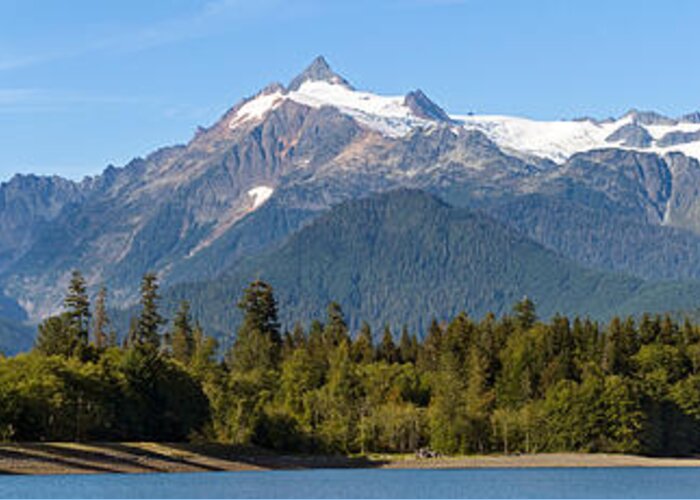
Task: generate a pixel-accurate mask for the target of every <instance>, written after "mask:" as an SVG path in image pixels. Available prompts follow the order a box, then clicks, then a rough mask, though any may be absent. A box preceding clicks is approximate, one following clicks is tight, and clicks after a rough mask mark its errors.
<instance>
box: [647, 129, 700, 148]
mask: <svg viewBox="0 0 700 500" xmlns="http://www.w3.org/2000/svg"><path fill="white" fill-rule="evenodd" d="M696 141H700V131H697V132H669V133H668V134H666V135H664V136H663V137H661V138H660V139H659V140H658V141H656V144H657V145H658V146H661V147H667V146H677V145H678V144H688V143H689V142H696Z"/></svg>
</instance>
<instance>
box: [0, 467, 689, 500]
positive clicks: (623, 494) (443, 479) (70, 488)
mask: <svg viewBox="0 0 700 500" xmlns="http://www.w3.org/2000/svg"><path fill="white" fill-rule="evenodd" d="M42 497H43V498H46V497H52V498H74V497H80V498H329V497H330V498H700V469H698V468H692V467H677V468H651V467H644V468H636V467H631V468H567V469H563V468H538V469H467V470H464V469H462V470H386V469H319V470H303V471H264V472H258V471H246V472H198V473H184V474H161V473H155V474H94V475H71V476H68V475H65V476H61V475H57V476H0V498H42Z"/></svg>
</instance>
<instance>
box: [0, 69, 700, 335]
mask: <svg viewBox="0 0 700 500" xmlns="http://www.w3.org/2000/svg"><path fill="white" fill-rule="evenodd" d="M695 118H696V117H695V114H692V113H691V114H688V115H685V116H684V117H681V118H668V117H663V116H661V115H658V114H657V113H653V112H641V111H634V110H633V111H631V112H629V113H627V114H626V115H624V116H622V117H620V118H615V119H610V120H602V121H601V120H594V119H581V120H570V121H565V120H561V121H548V122H542V121H536V120H529V119H524V118H515V117H505V116H488V115H459V114H457V115H453V114H449V113H448V112H446V111H445V110H443V109H442V108H441V107H440V106H439V105H438V104H436V103H435V102H433V101H432V100H431V99H430V98H429V97H428V95H427V94H426V93H425V92H423V91H420V90H414V91H411V92H408V93H407V94H406V95H398V96H383V95H378V94H375V93H371V92H366V91H362V90H357V89H355V88H354V87H353V86H352V85H351V84H350V83H349V81H348V80H347V79H346V78H344V77H343V76H341V75H339V74H337V73H336V72H335V71H333V70H332V69H331V67H330V66H329V65H328V63H327V61H326V60H325V59H323V58H317V59H316V60H314V61H313V62H312V64H311V65H310V66H309V67H308V68H306V69H305V70H304V71H302V72H301V73H300V74H299V75H298V76H297V77H295V78H293V79H292V81H291V83H290V84H288V85H286V86H285V85H282V84H280V83H272V84H270V85H267V86H266V87H264V88H263V89H262V90H261V91H260V92H258V93H256V94H255V95H253V96H251V97H249V98H246V99H243V100H242V101H240V102H239V103H237V104H235V105H234V106H232V107H231V108H230V109H229V110H227V111H226V112H225V113H223V115H222V116H221V118H220V119H219V120H218V121H217V122H216V123H214V124H213V125H211V126H210V127H207V128H200V129H198V131H197V133H196V134H195V135H194V137H193V138H192V139H191V140H190V141H189V142H188V143H187V144H183V145H176V146H170V147H164V148H162V149H159V150H157V151H155V152H153V153H152V154H150V155H148V156H146V157H145V158H136V159H134V160H132V161H131V162H129V163H128V164H127V165H124V166H121V167H114V166H110V167H108V168H107V169H105V170H104V172H102V173H101V174H100V175H97V176H95V177H89V178H86V179H84V180H83V181H81V182H72V181H68V180H65V179H61V178H59V177H51V178H46V177H36V176H16V177H15V178H13V179H12V180H10V181H8V182H5V183H3V184H2V185H0V227H2V228H3V232H2V235H0V290H1V291H2V294H3V296H4V297H5V298H6V300H7V301H8V303H11V304H12V307H13V308H15V309H17V310H20V311H21V315H19V316H22V317H19V316H18V317H17V318H15V319H13V320H12V321H19V322H20V323H22V322H24V323H29V324H34V323H36V322H37V321H38V320H40V319H41V318H42V317H45V316H46V315H48V314H51V313H54V312H56V311H57V310H58V309H60V307H61V300H62V295H63V290H64V288H65V286H66V284H67V280H68V277H69V275H70V272H71V270H72V269H74V268H79V269H81V270H82V271H83V273H84V274H85V275H86V278H87V280H88V284H89V288H90V290H91V291H94V290H96V288H97V287H98V286H99V285H101V284H103V283H104V284H106V285H107V286H108V287H109V288H110V301H111V304H112V305H113V306H114V307H120V308H121V307H125V308H126V307H129V306H130V305H132V304H133V303H134V301H135V300H136V299H137V294H138V282H139V279H140V277H141V276H142V275H143V273H145V272H147V271H156V272H157V273H158V274H159V277H160V279H161V282H162V284H163V286H164V288H166V289H167V288H168V287H172V286H175V285H177V284H178V283H184V282H192V281H201V280H209V279H212V280H213V279H216V278H217V277H218V276H220V275H221V274H222V273H224V272H230V270H232V269H235V268H236V266H238V265H242V262H244V261H247V259H248V258H250V257H251V256H255V255H258V254H261V253H264V252H269V251H273V250H275V249H279V248H280V247H281V246H282V245H284V244H285V242H286V241H287V240H288V238H290V237H294V235H295V234H297V233H298V231H300V230H303V228H305V227H307V226H308V225H309V224H312V223H313V222H314V221H316V220H317V219H318V218H319V217H323V216H324V214H325V212H326V211H328V210H329V209H330V208H331V207H333V206H335V205H337V204H339V203H343V202H346V201H349V200H353V199H358V198H364V197H367V196H368V195H371V194H372V193H381V192H386V191H390V190H394V189H397V188H411V189H420V190H423V191H426V192H429V193H431V194H434V195H436V196H438V197H440V198H441V199H444V200H445V201H447V202H448V203H449V204H450V205H453V206H455V207H463V208H468V209H472V210H478V211H480V212H481V213H485V214H487V215H488V216H489V217H491V218H493V219H497V220H499V221H500V223H501V224H504V225H506V226H508V227H510V228H512V229H515V230H517V231H519V232H520V233H522V234H524V235H527V236H528V237H529V238H531V239H532V240H534V241H536V242H537V243H539V244H541V245H543V246H544V247H546V248H548V249H549V250H552V251H554V252H555V253H557V254H559V255H560V256H561V257H563V258H565V259H569V260H572V261H576V262H577V263H579V264H582V265H584V266H587V267H593V268H597V269H599V270H602V271H613V272H623V273H626V274H629V275H633V276H636V277H638V278H641V279H645V280H646V279H652V280H683V279H688V278H699V277H700V270H699V269H698V268H697V267H696V266H695V265H694V263H695V262H697V261H698V260H699V259H700V191H698V190H697V189H696V186H697V185H699V184H698V183H699V182H700V163H698V158H699V157H700V140H696V135H695V134H697V133H698V132H699V131H700V123H699V121H698V120H696V119H695ZM625 127H627V128H625ZM620 129H623V132H619V134H618V135H617V136H616V135H615V134H616V132H618V131H619V130H620ZM624 130H627V131H629V130H632V131H633V132H625V131H624ZM650 138H651V139H650ZM640 141H641V142H640ZM505 302H506V301H505V299H504V303H503V304H502V305H501V306H502V307H506V306H507V305H509V304H506V303H505Z"/></svg>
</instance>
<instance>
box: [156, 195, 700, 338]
mask: <svg viewBox="0 0 700 500" xmlns="http://www.w3.org/2000/svg"><path fill="white" fill-rule="evenodd" d="M256 278H261V279H264V280H266V281H268V282H269V283H271V284H272V285H273V287H274V288H275V290H276V294H277V297H278V299H279V305H280V311H281V314H282V319H283V322H284V323H285V324H286V326H287V327H289V328H291V326H292V325H291V322H292V321H294V320H297V319H300V318H302V319H310V318H318V319H323V315H324V311H325V307H326V305H327V304H328V303H329V302H330V301H331V300H336V301H338V302H339V303H340V304H342V306H343V308H344V311H345V313H346V315H347V317H348V321H349V324H350V325H351V326H352V327H354V328H357V327H358V326H359V323H360V321H361V320H366V321H368V322H369V323H370V324H371V325H372V326H373V327H374V328H375V329H376V328H380V327H382V326H383V325H384V324H390V325H392V326H393V327H396V328H398V327H400V326H401V325H403V324H407V325H408V326H409V327H410V328H412V329H414V330H415V331H418V332H421V333H423V332H425V331H426V328H427V325H428V323H429V322H430V321H431V319H432V318H433V317H435V318H437V319H446V318H449V317H453V316H455V315H456V314H457V313H458V312H460V311H462V310H466V311H467V312H468V313H469V314H471V315H474V316H477V317H479V316H481V315H483V314H485V313H487V312H490V311H491V312H494V313H496V314H501V313H504V312H507V311H509V310H510V307H511V306H512V305H513V304H514V303H515V302H517V301H519V300H521V299H522V298H523V297H525V296H527V297H530V298H531V299H532V300H534V301H535V303H536V304H537V306H538V310H539V313H540V314H541V315H542V316H543V317H550V316H551V315H553V314H554V313H557V312H558V313H562V314H567V315H573V314H580V315H588V316H591V317H593V318H595V319H607V318H609V317H610V316H611V315H613V314H616V313H638V312H641V311H642V309H638V307H639V305H640V304H643V305H644V306H649V310H651V311H654V310H657V311H665V310H682V309H688V308H691V307H693V306H694V305H695V304H697V301H698V299H700V284H686V285H680V284H679V285H673V286H672V285H665V284H649V283H645V282H644V281H643V280H640V279H638V278H633V277H629V276H625V275H620V274H613V273H605V272H600V271H592V270H588V269H585V268H583V267H581V266H579V265H578V264H576V263H574V262H571V261H569V260H568V259H565V258H562V257H560V256H558V255H557V254H555V253H554V252H552V251H550V250H548V249H546V248H544V247H543V246H542V245H540V244H538V243H536V242H534V241H532V240H531V239H529V238H527V237H525V236H522V235H520V234H518V233H517V232H516V231H514V230H512V229H510V228H508V227H507V226H505V225H503V224H501V223H499V222H497V221H495V220H493V219H492V218H490V217H489V216H488V215H486V214H483V213H480V212H475V211H471V210H468V209H462V208H454V207H451V206H449V205H447V204H445V203H444V202H442V201H441V200H439V199H437V198H435V197H434V196H431V195H428V194H426V193H424V192H421V191H413V190H398V191H392V192H389V193H385V194H382V195H375V196H371V197H369V198H364V199H360V200H353V201H349V202H346V203H344V204H341V205H338V206H336V207H334V208H333V209H331V210H330V211H329V212H328V213H326V214H324V215H323V216H321V217H320V218H318V219H317V220H315V221H314V222H313V223H311V224H310V225H308V226H307V227H305V228H304V229H302V230H301V231H299V232H298V233H296V234H295V235H293V236H292V237H291V238H290V239H289V240H288V241H287V242H286V243H284V244H283V245H282V246H281V247H279V248H277V249H275V250H273V251H270V252H267V253H266V254H264V255H261V256H256V257H253V258H249V259H247V260H246V261H244V262H243V263H241V264H239V265H238V266H236V267H235V268H233V269H231V270H230V271H229V272H228V273H226V274H225V275H223V276H220V277H218V278H216V279H215V280H212V281H208V282H203V283H188V284H183V285H179V286H176V287H174V288H172V289H171V290H170V291H169V292H168V293H167V294H166V302H167V303H168V304H170V307H175V305H176V304H177V303H178V302H179V300H181V299H188V300H191V301H192V302H193V311H194V313H195V314H196V315H197V317H199V318H201V319H202V320H203V321H204V322H205V323H204V324H205V326H206V327H207V328H208V329H209V330H210V331H213V332H219V333H225V332H231V331H233V330H234V328H235V326H236V324H237V321H238V319H239V317H238V311H237V310H236V308H235V307H234V304H235V303H236V300H237V298H238V297H239V296H240V294H241V292H242V290H243V288H244V287H245V286H246V285H247V283H249V282H250V281H251V280H253V279H256Z"/></svg>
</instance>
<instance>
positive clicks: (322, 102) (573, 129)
mask: <svg viewBox="0 0 700 500" xmlns="http://www.w3.org/2000/svg"><path fill="white" fill-rule="evenodd" d="M287 99H289V100H291V101H294V102H297V103H299V104H303V105H305V106H310V107H313V108H320V107H322V106H333V107H335V108H337V109H338V110H340V111H341V112H343V113H345V114H347V115H349V116H351V117H353V118H354V119H355V120H357V121H358V122H359V123H360V124H362V125H364V126H365V127H367V128H370V129H372V130H376V131H378V132H380V133H381V134H383V135H385V136H387V137H402V136H405V135H406V134H408V133H410V132H411V131H412V130H414V129H416V128H419V127H420V128H432V127H437V126H439V125H438V124H437V123H435V122H433V121H431V120H426V119H423V118H420V117H418V116H416V115H415V114H414V113H413V112H412V111H411V109H410V108H409V107H408V106H406V105H405V104H404V100H405V98H404V96H380V95H377V94H373V93H370V92H362V91H358V90H353V89H351V88H349V87H347V86H346V85H342V84H340V83H337V82H329V81H325V80H316V81H312V80H307V81H305V82H304V83H303V84H302V85H301V86H300V87H299V89H298V90H294V91H289V92H288V91H285V90H283V89H281V88H278V89H275V90H273V91H269V92H267V93H261V94H259V95H258V96H256V97H254V98H253V99H251V100H249V101H248V102H246V103H245V104H243V106H241V108H240V109H239V110H238V111H237V112H236V114H235V116H234V117H233V118H232V119H231V121H230V122H229V127H230V128H232V129H233V128H236V127H238V126H240V125H242V124H246V123H250V122H257V121H260V120H262V119H263V118H264V117H265V115H266V114H267V113H268V112H269V111H271V110H273V109H275V108H276V107H277V106H279V105H280V104H281V103H282V102H284V101H285V100H287ZM452 118H453V119H454V120H456V121H458V122H459V123H460V124H461V126H462V127H463V128H464V129H467V130H479V131H481V132H483V133H484V134H485V135H486V136H487V137H488V138H489V139H491V140H492V141H494V142H495V143H496V144H497V145H498V146H499V147H501V148H503V149H504V150H507V151H517V152H522V153H526V154H530V155H535V156H539V157H542V158H547V159H550V160H552V161H554V162H557V163H562V162H564V161H566V160H567V159H568V158H569V157H571V156H572V155H573V154H575V153H579V152H582V151H589V150H591V149H601V148H613V147H616V148H623V149H638V150H639V151H646V152H651V153H658V154H666V153H670V152H672V151H679V152H681V153H684V154H685V155H687V156H691V157H694V158H697V159H699V160H700V141H697V142H691V143H686V144H679V145H676V146H667V147H659V146H657V145H656V143H655V142H654V143H652V145H651V146H650V147H647V148H631V147H627V146H623V145H622V141H621V142H618V143H615V142H607V141H606V138H607V137H608V136H610V135H611V134H612V133H613V132H615V131H616V130H618V129H619V128H620V127H622V126H624V125H627V124H629V123H632V120H633V117H632V116H630V115H629V114H628V115H625V116H623V117H621V118H619V119H618V120H614V121H613V120H610V121H604V122H597V121H594V120H575V121H574V120H571V121H567V120H560V121H539V120H532V119H528V118H520V117H514V116H501V115H453V116H452ZM641 126H642V127H644V128H645V129H646V130H647V131H648V132H649V134H650V135H651V136H652V138H653V140H654V141H658V140H659V139H661V138H662V137H663V136H664V135H666V134H667V133H669V132H676V131H677V132H696V131H698V130H700V124H696V123H689V122H680V123H678V124H676V125H641ZM458 127H459V126H458ZM256 189H257V188H256Z"/></svg>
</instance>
